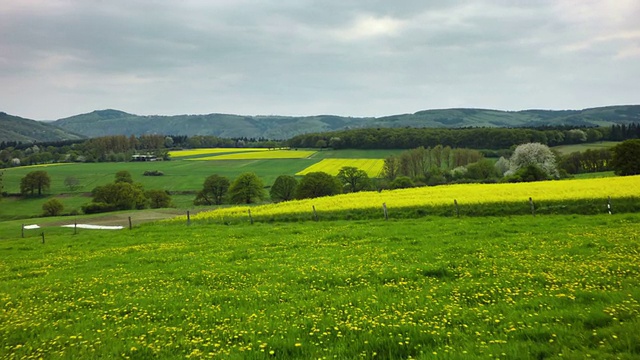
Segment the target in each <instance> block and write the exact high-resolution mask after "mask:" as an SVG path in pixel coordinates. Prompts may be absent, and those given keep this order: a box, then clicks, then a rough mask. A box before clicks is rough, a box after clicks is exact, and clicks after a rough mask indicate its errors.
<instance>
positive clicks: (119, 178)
mask: <svg viewBox="0 0 640 360" xmlns="http://www.w3.org/2000/svg"><path fill="white" fill-rule="evenodd" d="M115 182H116V183H121V182H125V183H129V184H133V178H132V177H131V173H130V172H128V171H127V170H121V171H118V172H117V173H116V180H115Z"/></svg>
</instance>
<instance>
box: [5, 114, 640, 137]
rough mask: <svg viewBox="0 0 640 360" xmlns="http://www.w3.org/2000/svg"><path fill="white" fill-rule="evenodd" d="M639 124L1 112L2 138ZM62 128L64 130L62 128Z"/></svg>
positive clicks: (526, 118) (589, 118)
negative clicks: (45, 116)
mask: <svg viewBox="0 0 640 360" xmlns="http://www.w3.org/2000/svg"><path fill="white" fill-rule="evenodd" d="M628 123H640V105H621V106H608V107H598V108H590V109H584V110H522V111H500V110H487V109H442V110H425V111H419V112H416V113H413V114H400V115H392V116H385V117H378V118H373V117H369V118H366V117H363V118H357V117H342V116H335V115H316V116H303V117H294V116H242V115H231V114H207V115H175V116H162V115H147V116H142V115H135V114H130V113H126V112H123V111H119V110H97V111H93V112H91V113H87V114H81V115H75V116H72V117H68V118H64V119H59V120H57V121H54V122H52V123H49V124H51V125H53V126H49V124H45V123H42V122H35V121H32V120H27V119H22V118H18V117H15V116H10V115H7V114H4V113H2V115H0V125H2V130H1V131H0V140H2V139H4V140H16V141H34V140H37V141H48V140H51V139H73V138H77V137H78V136H79V135H76V134H80V135H81V136H85V137H99V136H105V135H138V136H139V135H143V134H166V135H189V136H193V135H215V136H219V137H224V138H242V137H246V138H267V139H280V140H285V139H289V138H291V137H293V136H296V135H300V134H304V133H312V132H326V131H333V130H342V129H354V128H387V127H416V128H418V127H431V128H460V127H536V126H545V125H549V126H557V125H565V126H574V127H581V126H610V125H612V124H628ZM61 129H62V130H61Z"/></svg>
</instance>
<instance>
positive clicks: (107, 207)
mask: <svg viewBox="0 0 640 360" xmlns="http://www.w3.org/2000/svg"><path fill="white" fill-rule="evenodd" d="M116 210H117V208H116V206H115V205H113V204H107V203H103V202H92V203H90V204H87V205H83V206H82V212H83V213H85V214H98V213H103V212H109V211H116Z"/></svg>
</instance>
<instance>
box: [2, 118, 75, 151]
mask: <svg viewBox="0 0 640 360" xmlns="http://www.w3.org/2000/svg"><path fill="white" fill-rule="evenodd" d="M82 138H83V136H81V135H78V134H73V133H71V132H69V131H67V130H63V129H60V128H58V127H56V126H53V125H50V124H47V123H43V122H40V121H35V120H29V119H24V118H21V117H17V116H12V115H9V114H6V113H4V112H0V142H4V141H16V142H25V143H29V142H47V141H61V140H76V139H82Z"/></svg>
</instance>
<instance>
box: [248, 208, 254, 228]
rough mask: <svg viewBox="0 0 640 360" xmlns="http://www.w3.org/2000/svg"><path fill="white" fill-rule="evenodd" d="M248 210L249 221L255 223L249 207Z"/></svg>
mask: <svg viewBox="0 0 640 360" xmlns="http://www.w3.org/2000/svg"><path fill="white" fill-rule="evenodd" d="M247 212H248V213H249V222H250V223H251V225H253V217H252V216H251V209H247Z"/></svg>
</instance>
